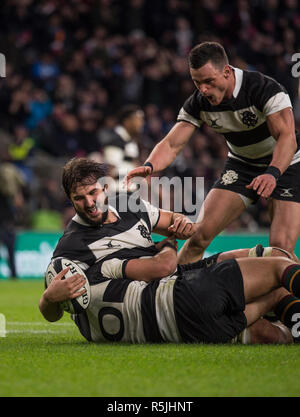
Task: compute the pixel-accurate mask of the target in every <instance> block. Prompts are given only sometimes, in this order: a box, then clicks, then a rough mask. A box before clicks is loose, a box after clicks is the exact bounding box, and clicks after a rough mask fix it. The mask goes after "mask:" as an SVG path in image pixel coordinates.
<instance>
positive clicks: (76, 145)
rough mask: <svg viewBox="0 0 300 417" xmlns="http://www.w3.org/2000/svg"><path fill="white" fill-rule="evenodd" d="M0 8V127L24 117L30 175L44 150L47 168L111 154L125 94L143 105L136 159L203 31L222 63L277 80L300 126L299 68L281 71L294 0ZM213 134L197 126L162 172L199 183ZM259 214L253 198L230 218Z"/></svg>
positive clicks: (294, 20) (256, 219)
mask: <svg viewBox="0 0 300 417" xmlns="http://www.w3.org/2000/svg"><path fill="white" fill-rule="evenodd" d="M1 11H2V13H1V17H0V22H1V25H0V34H1V36H0V52H1V53H3V54H4V55H5V57H6V78H2V79H1V80H0V121H1V128H2V129H4V130H5V133H6V134H7V135H11V137H12V138H14V137H15V128H16V126H25V127H26V128H27V133H28V135H27V137H29V138H32V139H33V140H34V142H35V146H34V156H33V158H30V168H31V169H32V172H31V173H32V177H31V183H36V182H39V177H38V173H39V170H40V164H43V161H44V160H45V158H46V159H47V166H51V161H53V164H52V165H53V170H55V169H56V167H57V163H58V162H59V161H61V166H62V165H63V164H64V162H65V159H66V158H69V157H72V156H79V155H80V156H81V155H82V156H84V155H85V156H88V155H91V154H92V155H94V156H96V157H97V158H100V159H101V160H102V161H103V162H110V163H111V161H105V159H106V158H105V154H106V151H105V152H104V148H102V147H101V146H102V143H101V141H100V142H99V137H101V136H102V135H103V134H104V133H108V131H109V129H110V128H112V129H115V128H116V126H117V124H119V120H118V119H117V117H116V109H118V108H121V107H123V106H125V105H128V104H132V105H136V106H138V107H139V108H140V109H141V110H143V111H144V113H145V132H144V135H143V138H142V140H139V142H138V144H139V153H138V154H137V159H139V164H140V163H141V162H143V161H144V159H145V158H144V156H145V155H147V154H148V153H149V150H150V149H152V148H153V147H154V145H155V144H156V143H157V142H159V141H160V140H161V138H162V137H164V135H165V133H166V131H168V130H169V129H170V127H171V126H170V120H174V115H176V114H177V113H178V110H179V108H180V107H181V105H182V103H183V102H184V101H185V99H186V98H187V97H189V96H190V94H191V92H192V91H193V84H192V82H191V80H190V78H189V76H188V71H187V68H186V56H187V54H188V52H189V50H190V49H191V48H192V47H193V46H194V45H195V44H197V43H199V42H202V41H204V40H212V41H218V42H221V43H222V44H223V45H224V46H225V48H226V50H228V51H230V55H231V56H229V59H230V62H231V63H232V65H234V66H237V67H240V68H243V69H250V70H259V71H261V72H263V73H264V74H266V75H268V76H271V77H274V78H275V79H276V80H278V81H279V82H280V83H282V84H283V85H284V87H285V88H286V89H287V91H288V93H289V95H290V97H291V99H292V102H293V105H294V113H295V119H296V125H297V126H296V127H299V126H300V105H299V99H298V93H297V89H298V79H297V78H294V77H292V75H291V67H292V65H293V62H292V55H293V53H295V52H299V51H300V47H299V46H300V36H299V33H300V30H299V26H300V5H299V2H297V1H295V0H265V1H263V0H257V1H255V2H249V1H248V2H247V1H245V0H239V1H233V0H230V1H228V0H226V1H225V0H203V1H201V2H200V1H195V0H193V1H191V2H186V1H185V0H167V1H164V2H162V1H159V0H131V1H130V2H124V1H121V0H88V1H86V0H76V1H75V0H70V1H69V2H61V1H59V0H39V1H38V0H26V1H24V0H4V1H3V2H1ZM166 113H169V117H168V116H166ZM170 113H171V114H172V116H170ZM200 135H201V139H199V137H200ZM12 142H14V139H12ZM221 143H222V142H221V140H220V138H219V137H218V135H216V134H214V133H212V132H211V131H210V130H209V129H207V128H203V129H202V131H201V132H200V133H199V132H198V133H197V134H195V136H194V137H193V138H191V141H190V143H189V149H188V150H187V151H186V153H185V154H184V155H181V156H180V158H179V159H178V160H177V161H175V163H174V164H173V165H172V166H171V167H170V168H169V169H168V170H167V171H166V174H167V175H168V176H177V175H178V176H184V175H190V176H197V175H198V176H199V175H200V176H201V175H203V176H204V177H205V189H206V190H208V189H209V188H210V185H211V184H212V183H213V182H214V181H215V179H216V178H217V177H218V174H219V169H220V166H222V164H223V162H224V159H225V155H226V150H225V149H224V147H223V146H221ZM105 147H106V146H105ZM196 161H200V164H199V163H197V162H196ZM115 163H116V162H115ZM22 164H23V165H24V166H27V167H28V166H29V160H28V159H26V160H23V161H22ZM48 164H49V165H48ZM200 165H201V166H200ZM57 189H59V182H58V183H57ZM31 199H32V201H31V206H32V207H33V209H34V208H37V207H39V206H40V203H39V201H38V199H39V194H35V193H32V196H31ZM262 210H263V213H261V211H262ZM266 223H267V214H266V209H265V205H264V204H262V205H261V206H257V208H256V209H253V208H252V207H251V208H250V209H249V211H248V215H247V216H245V218H244V219H241V220H239V221H237V222H236V223H235V226H234V227H235V228H237V229H238V228H248V227H251V230H254V229H256V230H257V229H258V228H259V227H265V226H266Z"/></svg>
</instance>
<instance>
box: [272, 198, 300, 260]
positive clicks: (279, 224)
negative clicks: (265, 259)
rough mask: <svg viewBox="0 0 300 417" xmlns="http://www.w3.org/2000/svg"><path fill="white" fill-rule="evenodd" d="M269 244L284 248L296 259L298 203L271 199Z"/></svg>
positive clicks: (299, 211)
mask: <svg viewBox="0 0 300 417" xmlns="http://www.w3.org/2000/svg"><path fill="white" fill-rule="evenodd" d="M270 204H271V217H272V222H271V228H270V238H269V240H270V245H271V246H277V247H279V248H282V249H285V250H287V251H289V252H290V253H292V254H293V257H294V260H296V261H297V260H298V258H297V257H296V255H295V253H294V250H295V246H296V243H297V240H298V237H299V235H300V203H297V202H293V201H283V200H275V199H273V200H272V202H271V203H270Z"/></svg>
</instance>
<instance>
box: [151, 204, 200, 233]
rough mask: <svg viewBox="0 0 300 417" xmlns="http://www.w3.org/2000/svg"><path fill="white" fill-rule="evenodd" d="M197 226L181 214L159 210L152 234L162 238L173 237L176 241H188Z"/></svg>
mask: <svg viewBox="0 0 300 417" xmlns="http://www.w3.org/2000/svg"><path fill="white" fill-rule="evenodd" d="M196 229H197V224H196V223H193V222H192V221H191V219H189V218H188V217H187V216H185V215H184V214H181V213H174V212H172V211H167V210H160V217H159V221H158V223H157V225H156V226H155V228H154V229H153V232H154V233H157V234H159V235H162V236H173V237H175V238H176V239H182V240H185V239H188V238H190V237H191V236H192V235H193V234H194V233H195V231H196Z"/></svg>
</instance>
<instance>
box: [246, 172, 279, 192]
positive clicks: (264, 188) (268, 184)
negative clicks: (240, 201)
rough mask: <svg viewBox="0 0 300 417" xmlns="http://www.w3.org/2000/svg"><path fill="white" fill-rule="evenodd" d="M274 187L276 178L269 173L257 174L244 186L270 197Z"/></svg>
mask: <svg viewBox="0 0 300 417" xmlns="http://www.w3.org/2000/svg"><path fill="white" fill-rule="evenodd" d="M275 187H276V179H275V178H274V177H273V175H270V174H262V175H258V177H255V178H253V180H252V181H251V183H250V184H248V185H246V188H248V189H252V190H254V191H256V192H257V194H258V195H260V196H261V197H265V198H268V197H270V195H271V194H272V192H273V191H274V189H275Z"/></svg>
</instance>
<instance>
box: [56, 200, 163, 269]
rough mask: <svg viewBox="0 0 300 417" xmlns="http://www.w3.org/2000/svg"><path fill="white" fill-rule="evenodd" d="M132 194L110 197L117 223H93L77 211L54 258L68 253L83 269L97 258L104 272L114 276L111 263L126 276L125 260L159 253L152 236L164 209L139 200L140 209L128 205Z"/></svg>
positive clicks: (137, 206)
mask: <svg viewBox="0 0 300 417" xmlns="http://www.w3.org/2000/svg"><path fill="white" fill-rule="evenodd" d="M129 199H130V195H128V194H126V193H124V194H119V195H117V197H116V198H114V199H112V200H110V203H111V204H110V205H109V210H111V211H113V212H114V213H115V214H116V216H117V218H118V220H117V221H116V222H114V223H108V224H103V225H100V226H91V225H89V224H87V223H85V222H84V221H83V220H82V219H81V218H80V217H79V216H78V215H77V214H76V215H75V216H74V217H73V219H72V220H71V221H70V223H69V224H68V226H67V227H66V230H65V231H64V234H63V235H62V237H61V238H60V240H59V241H58V244H57V246H56V248H55V250H54V253H53V258H57V257H65V258H67V259H70V260H72V261H73V262H75V263H77V264H78V265H79V266H80V267H81V269H82V270H83V271H85V270H87V269H88V268H89V267H90V266H91V265H94V264H95V263H96V262H97V263H99V262H100V264H101V269H100V270H99V271H100V272H99V273H100V274H101V275H100V276H102V277H107V276H108V277H111V276H110V275H109V273H110V272H107V270H109V269H110V265H111V264H114V265H118V266H119V270H116V269H114V271H115V276H116V277H118V276H122V270H124V268H125V260H128V259H132V258H138V257H141V256H153V255H155V254H156V253H157V250H156V248H155V245H154V242H153V240H152V236H151V233H152V230H153V228H154V227H155V226H156V224H157V223H158V221H159V217H160V209H159V208H157V207H154V206H152V205H151V204H149V203H148V202H146V201H144V200H139V201H138V204H137V205H136V210H135V211H134V212H133V211H132V210H129V209H128V204H129Z"/></svg>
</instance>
